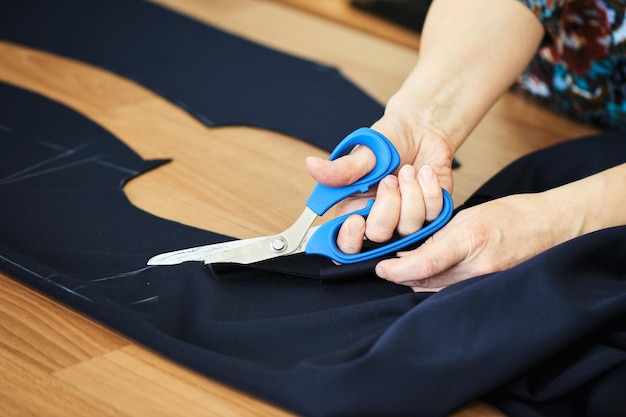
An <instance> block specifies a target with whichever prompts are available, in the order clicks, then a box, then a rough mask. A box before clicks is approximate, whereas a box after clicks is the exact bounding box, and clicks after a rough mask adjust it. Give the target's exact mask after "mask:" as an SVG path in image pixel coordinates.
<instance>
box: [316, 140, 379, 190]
mask: <svg viewBox="0 0 626 417" xmlns="http://www.w3.org/2000/svg"><path fill="white" fill-rule="evenodd" d="M305 164H306V169H307V171H308V172H309V175H311V176H312V177H313V179H314V180H315V181H317V182H319V183H321V184H324V185H327V186H329V187H342V186H344V185H348V184H352V183H353V182H355V181H356V180H358V179H359V178H362V177H363V176H364V175H366V174H367V173H369V172H370V171H371V170H372V169H374V166H376V156H375V155H374V152H373V151H372V150H371V149H370V148H368V147H366V146H357V147H356V148H354V150H353V151H352V152H351V153H350V154H348V155H345V156H342V157H340V158H337V159H335V160H332V161H329V160H327V159H322V158H318V157H315V156H309V157H308V158H307V159H306V161H305Z"/></svg>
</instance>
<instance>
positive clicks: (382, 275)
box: [375, 264, 387, 279]
mask: <svg viewBox="0 0 626 417" xmlns="http://www.w3.org/2000/svg"><path fill="white" fill-rule="evenodd" d="M375 271H376V275H378V276H379V277H380V278H382V279H387V272H386V271H385V268H383V267H382V266H380V264H378V265H376V268H375Z"/></svg>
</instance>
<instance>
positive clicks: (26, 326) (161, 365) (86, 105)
mask: <svg viewBox="0 0 626 417" xmlns="http://www.w3.org/2000/svg"><path fill="white" fill-rule="evenodd" d="M157 2H158V3H161V4H163V5H166V6H168V7H171V8H174V9H177V10H179V11H181V12H183V13H186V14H189V15H191V16H193V17H195V18H197V19H199V20H203V21H205V22H207V23H209V24H211V25H214V26H217V27H221V28H223V29H226V30H228V31H231V32H233V33H235V34H238V35H241V36H244V37H248V38H250V39H253V40H255V41H257V42H259V43H263V44H266V45H270V46H273V47H276V48H279V49H281V50H283V51H285V52H288V53H293V54H296V55H299V56H303V57H305V58H309V59H313V60H317V61H320V62H323V63H326V64H330V65H334V66H338V67H339V68H340V69H341V70H342V71H343V73H344V74H345V75H346V76H347V77H348V78H349V79H351V80H352V81H353V82H354V83H356V84H357V85H359V86H360V87H361V88H363V89H364V90H366V91H367V92H368V93H370V94H371V95H372V96H374V97H375V98H377V99H379V100H380V101H381V102H385V101H386V100H387V99H388V98H389V96H390V95H391V94H392V93H393V92H394V91H395V90H396V89H397V88H398V87H399V85H400V83H401V82H402V80H403V78H404V76H405V75H406V74H407V73H408V72H409V70H410V69H411V67H412V66H413V65H414V63H415V61H416V59H417V52H416V50H417V44H413V46H410V45H409V44H410V42H411V40H410V39H408V40H406V42H404V43H402V42H401V43H398V42H395V41H390V40H388V39H384V38H381V37H380V36H378V35H375V34H370V33H367V32H364V31H363V28H361V29H354V28H352V27H348V26H346V25H344V24H342V23H340V22H341V19H346V18H349V14H345V12H346V10H347V9H345V8H344V9H342V10H343V11H342V12H341V13H344V14H343V15H341V16H336V15H335V17H338V18H333V19H328V18H327V17H328V16H330V17H332V16H333V13H334V12H333V10H336V9H333V7H334V6H336V5H337V3H342V2H341V1H339V0H337V2H333V0H326V1H319V2H308V3H310V4H315V5H317V6H318V9H319V10H317V11H315V13H313V14H312V13H310V11H311V8H309V9H308V11H303V10H301V9H300V8H297V7H296V8H294V7H291V6H293V5H294V4H295V3H298V1H297V0H295V1H289V3H291V6H287V5H284V4H282V2H281V1H262V0H157ZM348 12H349V10H348ZM322 16H326V17H322ZM346 16H348V17H346ZM370 22H374V23H371V24H369V26H370V29H371V28H372V27H373V26H372V25H375V24H376V23H375V22H376V20H375V19H374V20H371V21H370ZM380 25H381V26H380V27H381V28H384V27H386V26H385V25H388V24H387V23H382V22H380ZM371 33H375V31H372V32H371ZM407 45H409V46H407ZM0 79H1V80H3V81H5V82H9V83H13V84H15V85H18V86H22V87H24V88H27V89H30V90H33V91H36V92H39V93H42V94H44V95H46V96H48V97H50V98H52V99H55V100H58V101H60V102H61V103H64V104H66V105H68V106H70V107H72V108H74V109H77V110H79V111H80V112H82V113H84V114H85V115H87V116H88V117H90V118H91V119H93V120H94V121H96V122H97V123H99V124H101V125H102V126H104V127H105V128H107V129H109V130H110V131H111V132H113V133H114V134H115V135H116V136H118V137H119V138H120V139H122V140H123V141H125V142H126V143H127V144H128V145H129V146H131V147H132V148H133V149H134V150H135V151H136V152H138V153H139V154H140V155H141V156H142V157H143V158H145V159H151V158H173V159H174V162H173V163H171V164H168V165H166V166H164V167H161V168H159V169H157V170H154V171H151V172H149V173H147V174H144V175H142V176H141V177H139V178H137V179H135V180H133V181H131V182H130V183H129V184H128V185H127V186H126V187H125V191H126V193H127V195H128V197H129V198H130V199H131V201H132V202H133V203H134V204H135V205H137V206H138V207H140V208H142V209H144V210H147V211H149V212H152V213H154V214H156V215H158V216H161V217H165V218H169V219H174V220H177V221H179V222H182V223H185V224H189V225H193V226H196V227H201V228H205V229H208V230H212V231H215V232H219V233H224V234H228V235H232V236H237V237H241V238H246V237H252V236H256V235H260V234H269V233H275V232H277V231H279V230H282V229H283V228H284V227H286V226H288V223H289V222H290V221H291V219H293V218H295V216H296V215H297V214H299V212H300V210H301V208H302V204H303V202H304V201H305V199H306V196H307V195H308V193H309V191H310V189H311V188H312V186H313V182H312V180H311V179H310V178H309V177H308V175H307V174H306V173H305V170H304V158H305V157H306V156H308V155H318V156H325V155H326V154H325V153H324V152H323V151H320V150H319V149H316V148H314V147H312V146H310V145H307V144H304V143H301V142H299V141H296V140H294V139H293V138H290V137H286V136H284V135H280V134H277V133H275V132H271V131H264V130H261V129H252V128H244V127H228V128H212V129H209V128H207V127H205V126H204V125H202V124H201V123H199V122H198V121H197V120H195V119H193V118H192V117H190V116H189V115H188V114H187V113H185V112H184V111H182V110H181V109H179V108H177V107H175V106H173V105H172V104H170V103H169V102H167V101H165V100H164V99H162V98H160V97H159V96H156V95H155V94H154V93H152V92H151V91H148V90H146V89H144V88H142V87H141V86H139V85H137V84H134V83H133V82H130V81H128V80H126V79H123V78H120V77H118V76H116V75H113V74H111V73H109V72H106V71H104V70H102V69H99V68H95V67H92V66H88V65H84V64H81V63H79V62H75V61H71V60H68V59H64V58H61V57H57V56H53V55H50V54H47V53H44V52H39V51H34V50H29V49H27V48H23V47H19V46H16V45H11V44H8V43H6V42H1V41H0ZM591 132H593V130H592V129H589V128H587V127H584V126H580V125H577V124H575V123H572V122H570V121H568V120H565V119H563V118H560V117H557V116H555V115H553V114H550V113H548V112H546V111H543V110H541V109H538V108H536V107H534V106H532V105H529V104H528V103H526V102H524V101H523V100H521V99H519V98H517V97H515V96H512V95H506V96H505V97H503V98H502V99H501V100H500V101H499V102H498V103H497V104H496V106H495V107H494V109H493V110H492V111H491V112H490V114H489V115H488V116H487V118H486V119H485V120H484V121H483V123H481V124H480V125H479V126H478V128H477V129H476V130H475V132H474V133H473V134H472V136H471V137H470V139H469V140H468V142H467V143H466V145H465V146H464V147H463V148H462V150H460V151H459V153H458V159H459V160H460V161H461V163H462V164H463V166H462V168H460V169H459V170H457V171H456V172H455V181H456V188H455V192H454V195H453V196H454V199H455V202H456V203H457V204H458V203H459V202H461V201H463V200H464V199H465V198H466V197H467V196H469V194H470V193H471V192H472V191H473V190H474V189H475V187H476V186H478V185H479V184H480V183H481V182H483V181H484V180H485V179H487V178H488V177H489V176H490V175H492V174H494V173H495V172H496V171H497V170H499V169H500V168H501V167H503V166H504V165H505V164H507V163H508V162H510V161H512V160H513V159H514V158H516V157H518V156H520V155H522V154H525V153H527V152H529V151H532V150H534V149H537V148H540V147H543V146H545V145H547V144H551V143H555V142H558V141H560V140H563V139H565V138H568V137H573V136H578V135H582V134H587V133H591ZM225 137H227V138H228V140H223V139H224V138H225ZM250 137H258V138H261V137H262V138H263V140H250ZM174 144H176V145H174ZM207 164H211V165H212V167H213V168H212V169H214V170H216V169H218V170H219V171H220V173H221V174H223V175H220V177H219V178H218V180H219V181H217V182H216V178H210V180H209V178H208V176H206V175H205V171H204V170H205V166H206V165H207ZM267 166H272V167H273V169H272V170H267V169H265V167H267ZM192 178H193V180H192ZM250 178H254V179H255V181H249V179H250ZM233 189H236V190H237V193H232V192H231V191H232V190H233ZM276 199H279V200H281V204H280V205H275V204H270V202H271V201H274V200H276ZM6 203H7V202H3V204H6ZM250 207H263V208H264V210H259V211H257V210H251V209H250ZM0 375H1V377H0V410H1V414H2V415H3V416H30V415H33V416H68V415H69V416H108V415H111V416H151V417H153V416H161V415H162V416H186V417H191V416H207V415H210V416H269V415H272V416H280V415H289V413H286V412H284V411H282V410H279V409H277V408H276V407H274V406H272V405H269V404H266V403H264V402H262V401H259V400H257V399H255V398H252V397H250V396H248V395H246V394H243V393H240V392H237V391H236V390H234V389H231V388H229V387H226V386H224V385H222V384H220V383H217V382H214V381H212V380H211V379H209V378H205V377H203V376H201V375H198V374H196V373H194V372H192V371H190V370H188V369H186V368H183V367H181V366H179V365H177V364H175V363H172V362H171V361H169V360H168V359H165V358H163V357H161V356H159V355H157V354H155V353H153V352H151V351H150V350H148V349H146V348H144V347H142V346H140V345H138V344H136V343H134V342H133V341H131V340H128V339H127V338H125V337H124V336H122V335H119V334H117V333H116V332H115V331H112V330H110V329H108V328H105V327H103V326H102V325H100V324H99V323H97V322H94V321H93V320H91V319H89V318H87V317H85V316H83V315H81V314H79V313H77V312H75V311H72V310H70V309H68V308H66V307H65V306H63V305H61V304H59V303H57V302H56V301H54V300H51V299H49V298H48V297H46V296H44V295H41V294H39V293H37V292H35V291H33V290H31V289H29V288H27V287H25V286H24V285H22V284H20V283H17V282H16V281H14V280H12V279H11V278H10V277H7V276H5V275H2V274H0ZM457 415H463V416H496V415H499V414H498V413H496V412H495V411H493V410H490V409H489V408H488V407H486V406H484V405H481V404H476V405H473V406H471V407H468V408H466V409H464V410H461V411H460V412H459V413H458V414H457Z"/></svg>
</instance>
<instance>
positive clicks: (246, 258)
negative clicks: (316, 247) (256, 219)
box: [204, 226, 318, 264]
mask: <svg viewBox="0 0 626 417" xmlns="http://www.w3.org/2000/svg"><path fill="white" fill-rule="evenodd" d="M317 229H318V227H317V226H316V227H312V228H311V229H309V230H308V231H307V232H306V235H305V236H304V238H303V239H301V240H300V242H299V244H298V245H297V246H296V247H288V246H285V247H282V248H281V249H278V250H277V249H276V248H275V247H273V243H274V242H276V241H280V242H282V243H285V244H286V242H288V241H289V240H288V239H284V238H283V236H284V232H283V234H278V235H274V236H267V237H264V238H262V240H259V241H256V242H250V244H249V245H240V246H236V247H231V248H228V249H227V250H223V251H219V252H213V253H211V254H208V255H207V256H206V257H205V258H204V263H205V264H214V263H227V262H232V263H238V264H251V263H255V262H259V261H264V260H266V259H272V258H277V257H279V256H284V255H292V254H295V253H300V252H304V250H305V249H306V244H307V242H308V241H309V239H310V237H311V236H312V235H313V233H315V231H316V230H317Z"/></svg>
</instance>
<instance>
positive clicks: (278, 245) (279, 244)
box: [271, 238, 287, 252]
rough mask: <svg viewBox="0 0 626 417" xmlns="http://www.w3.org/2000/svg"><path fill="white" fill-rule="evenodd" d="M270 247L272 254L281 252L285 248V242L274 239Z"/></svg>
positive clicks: (280, 239)
mask: <svg viewBox="0 0 626 417" xmlns="http://www.w3.org/2000/svg"><path fill="white" fill-rule="evenodd" d="M271 247H272V250H273V251H274V252H282V251H284V250H285V249H286V248H287V242H285V240H284V239H283V238H278V239H274V240H272V243H271Z"/></svg>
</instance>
